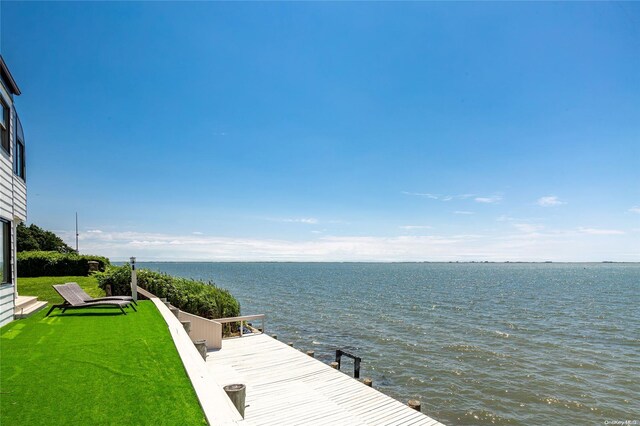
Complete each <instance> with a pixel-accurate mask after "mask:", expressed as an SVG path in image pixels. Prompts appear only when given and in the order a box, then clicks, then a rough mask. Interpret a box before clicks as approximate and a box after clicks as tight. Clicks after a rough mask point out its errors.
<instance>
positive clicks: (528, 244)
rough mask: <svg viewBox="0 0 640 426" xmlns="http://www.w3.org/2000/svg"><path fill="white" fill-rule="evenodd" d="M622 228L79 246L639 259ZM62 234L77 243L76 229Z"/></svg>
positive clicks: (83, 244)
mask: <svg viewBox="0 0 640 426" xmlns="http://www.w3.org/2000/svg"><path fill="white" fill-rule="evenodd" d="M519 225H527V224H524V223H519ZM515 229H517V228H515ZM521 230H523V231H527V230H531V229H526V228H522V229H521ZM622 234H623V232H622V231H619V230H611V229H596V228H574V229H572V230H555V231H546V232H542V231H538V232H532V233H527V232H514V233H512V234H501V235H495V234H493V233H492V234H486V235H480V234H452V235H422V236H416V235H400V236H391V237H379V236H322V235H314V236H313V237H310V239H309V240H299V239H287V240H285V239H268V238H267V239H258V238H233V237H216V236H210V235H193V234H189V233H187V234H184V235H178V234H163V233H150V232H109V231H103V232H102V233H83V234H81V235H80V251H81V252H82V253H92V254H99V255H104V256H107V257H109V258H111V259H112V260H114V261H117V260H123V259H128V258H129V257H131V256H136V257H137V258H138V259H139V260H140V261H145V260H146V261H151V260H175V261H180V260H185V261H186V260H201V261H424V260H428V261H449V260H494V261H504V260H511V261H517V260H520V261H542V260H554V261H601V260H620V261H639V260H640V240H638V239H637V238H631V237H630V236H625V235H622ZM60 236H61V237H62V238H63V239H64V240H65V241H73V242H75V234H74V233H73V232H66V233H62V232H61V233H60ZM576 247H579V250H577V249H576Z"/></svg>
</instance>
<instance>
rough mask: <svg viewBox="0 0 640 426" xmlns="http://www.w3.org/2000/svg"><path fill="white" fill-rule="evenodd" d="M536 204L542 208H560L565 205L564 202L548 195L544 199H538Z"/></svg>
mask: <svg viewBox="0 0 640 426" xmlns="http://www.w3.org/2000/svg"><path fill="white" fill-rule="evenodd" d="M536 204H537V205H539V206H542V207H551V206H560V205H562V204H567V203H566V202H564V201H560V199H558V197H556V196H554V195H549V196H546V197H540V198H538V201H536Z"/></svg>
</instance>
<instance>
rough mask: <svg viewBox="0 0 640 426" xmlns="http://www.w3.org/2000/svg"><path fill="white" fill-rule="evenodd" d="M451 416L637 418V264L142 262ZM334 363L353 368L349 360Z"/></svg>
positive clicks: (567, 420) (507, 420)
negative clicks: (344, 355) (220, 295)
mask: <svg viewBox="0 0 640 426" xmlns="http://www.w3.org/2000/svg"><path fill="white" fill-rule="evenodd" d="M140 266H141V267H146V268H149V269H153V270H158V271H163V272H167V273H170V274H174V275H179V276H184V277H189V278H197V279H204V280H212V281H214V282H215V283H216V284H217V285H219V286H221V287H225V288H227V289H229V290H230V291H231V292H232V293H233V294H234V295H235V296H236V297H237V298H238V300H239V301H240V303H241V305H242V313H243V314H254V313H265V314H267V332H269V333H271V334H277V335H278V336H279V339H280V340H282V341H293V342H294V343H295V346H296V347H297V348H300V349H303V350H309V349H313V350H315V352H316V357H317V358H319V359H321V360H322V361H325V362H330V361H332V360H333V357H334V354H335V349H336V348H342V349H347V350H350V351H352V352H354V353H355V354H356V355H358V356H361V357H362V358H363V365H362V370H361V377H371V378H373V382H374V386H375V387H376V388H378V389H379V390H381V391H382V392H384V393H386V394H388V395H391V396H393V397H395V398H397V399H399V400H400V401H403V402H406V401H407V400H408V399H412V398H416V399H419V400H420V401H422V407H423V408H422V411H423V412H425V413H427V414H428V415H429V416H431V417H434V418H436V419H438V420H440V421H442V422H444V423H447V424H452V425H455V424H604V422H605V421H612V420H614V421H615V420H619V421H624V420H630V421H634V420H635V421H637V423H636V424H640V265H639V264H446V263H444V264H415V263H407V264H376V263H142V264H141V265H140ZM345 365H346V368H345V367H343V371H345V372H346V371H352V368H353V367H352V364H349V363H346V364H345Z"/></svg>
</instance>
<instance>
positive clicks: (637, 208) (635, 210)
mask: <svg viewBox="0 0 640 426" xmlns="http://www.w3.org/2000/svg"><path fill="white" fill-rule="evenodd" d="M629 212H631V213H638V214H640V206H633V207H631V208H630V209H629Z"/></svg>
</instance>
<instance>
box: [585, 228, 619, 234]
mask: <svg viewBox="0 0 640 426" xmlns="http://www.w3.org/2000/svg"><path fill="white" fill-rule="evenodd" d="M578 231H579V232H581V233H583V234H587V235H624V231H620V230H619V229H598V228H578Z"/></svg>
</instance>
